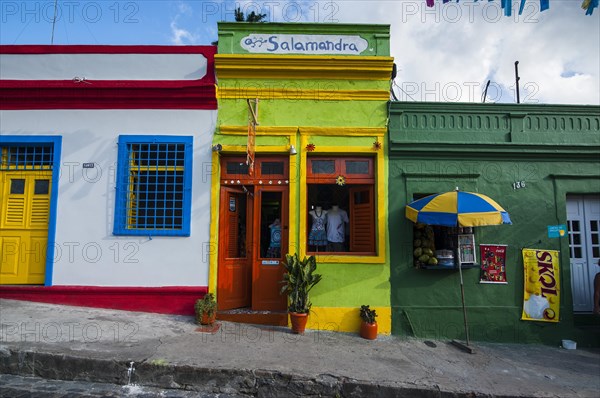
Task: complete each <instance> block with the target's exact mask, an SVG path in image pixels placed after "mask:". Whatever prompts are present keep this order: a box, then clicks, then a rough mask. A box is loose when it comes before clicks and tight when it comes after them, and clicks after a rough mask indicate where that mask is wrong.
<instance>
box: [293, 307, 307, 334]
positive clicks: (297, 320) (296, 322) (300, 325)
mask: <svg viewBox="0 0 600 398" xmlns="http://www.w3.org/2000/svg"><path fill="white" fill-rule="evenodd" d="M290 321H291V322H292V333H296V334H304V329H306V321H308V314H302V313H299V312H290Z"/></svg>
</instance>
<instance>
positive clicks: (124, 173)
mask: <svg viewBox="0 0 600 398" xmlns="http://www.w3.org/2000/svg"><path fill="white" fill-rule="evenodd" d="M192 148H193V137H187V136H186V137H184V136H163V135H135V136H132V135H122V136H119V153H118V159H117V162H118V163H117V192H116V206H115V225H114V231H113V233H114V234H115V235H143V236H189V235H190V213H191V202H192V201H191V195H192V153H193V151H192Z"/></svg>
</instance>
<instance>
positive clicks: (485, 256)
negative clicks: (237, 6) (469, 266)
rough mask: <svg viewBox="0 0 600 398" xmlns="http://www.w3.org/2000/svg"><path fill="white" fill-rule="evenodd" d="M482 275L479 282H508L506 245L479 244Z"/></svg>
mask: <svg viewBox="0 0 600 398" xmlns="http://www.w3.org/2000/svg"><path fill="white" fill-rule="evenodd" d="M479 252H480V254H481V256H480V257H479V258H480V259H481V277H480V278H479V283H501V284H507V283H508V282H507V280H506V245H479Z"/></svg>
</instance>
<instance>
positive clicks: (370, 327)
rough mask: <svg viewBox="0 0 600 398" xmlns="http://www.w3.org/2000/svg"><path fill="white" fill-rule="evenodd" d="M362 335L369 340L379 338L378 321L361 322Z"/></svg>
mask: <svg viewBox="0 0 600 398" xmlns="http://www.w3.org/2000/svg"><path fill="white" fill-rule="evenodd" d="M360 337H362V338H364V339H368V340H375V339H376V338H377V322H374V323H367V322H361V324H360Z"/></svg>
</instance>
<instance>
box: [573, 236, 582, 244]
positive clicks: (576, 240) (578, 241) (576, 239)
mask: <svg viewBox="0 0 600 398" xmlns="http://www.w3.org/2000/svg"><path fill="white" fill-rule="evenodd" d="M573 244H574V245H580V244H581V235H580V234H574V235H573Z"/></svg>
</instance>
